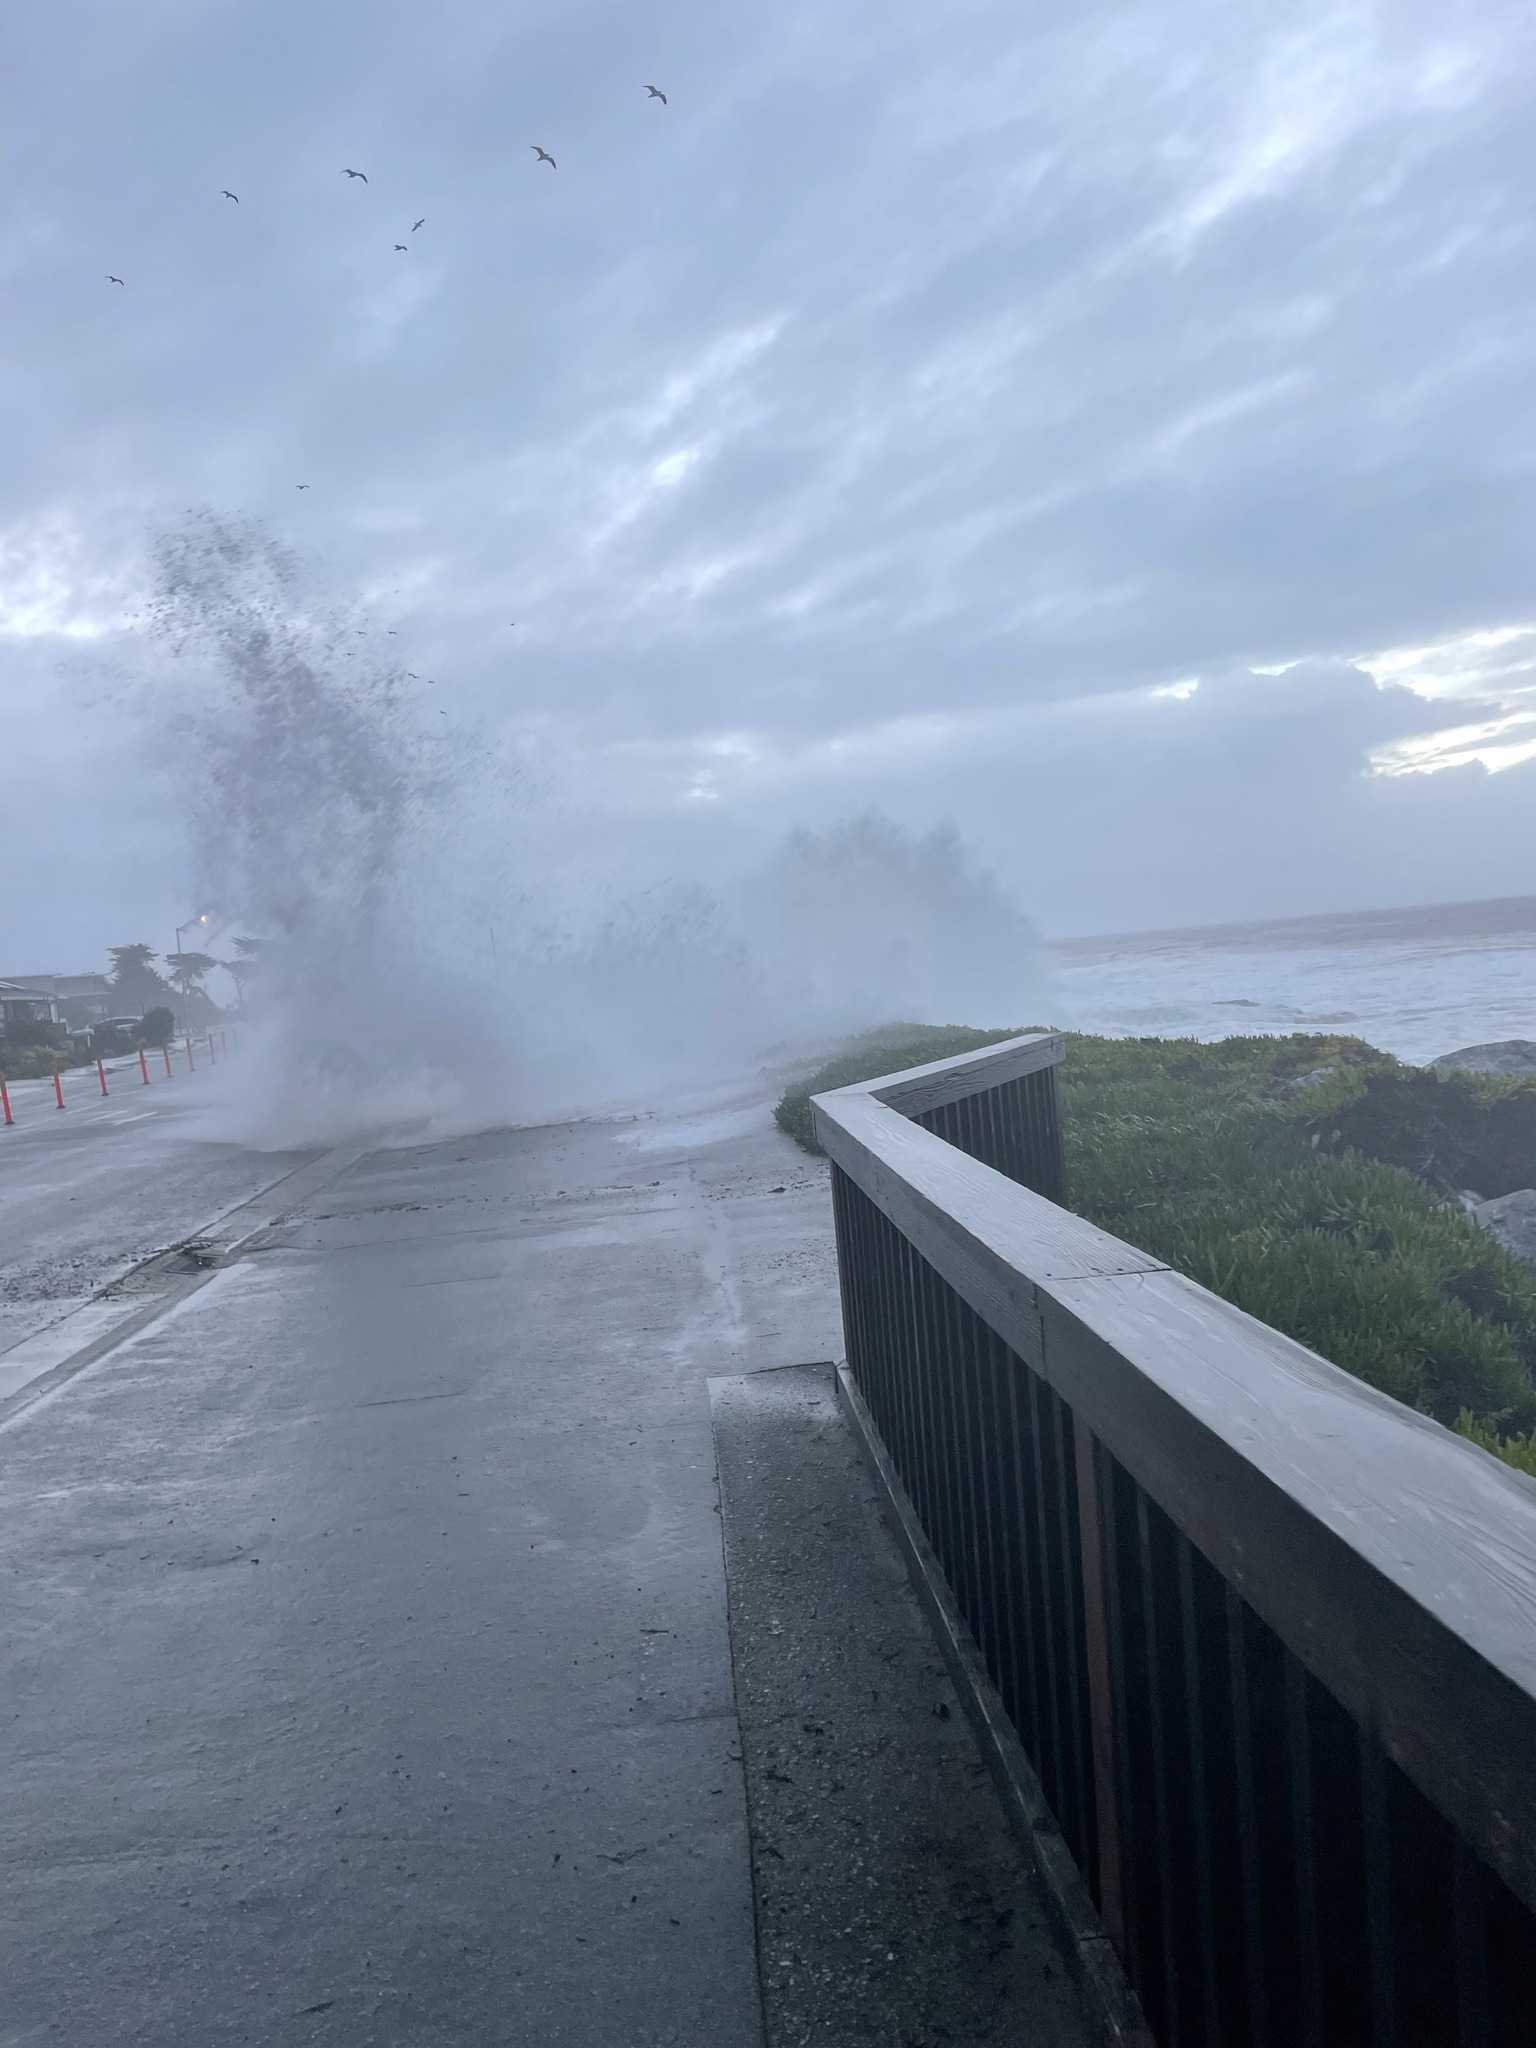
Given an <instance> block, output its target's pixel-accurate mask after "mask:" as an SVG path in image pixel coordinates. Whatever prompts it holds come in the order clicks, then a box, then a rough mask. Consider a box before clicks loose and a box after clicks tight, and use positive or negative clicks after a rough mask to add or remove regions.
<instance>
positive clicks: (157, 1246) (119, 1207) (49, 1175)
mask: <svg viewBox="0 0 1536 2048" xmlns="http://www.w3.org/2000/svg"><path fill="white" fill-rule="evenodd" d="M150 1075H151V1081H150V1085H149V1086H148V1087H147V1088H146V1087H145V1086H144V1085H143V1083H142V1081H141V1079H140V1075H139V1066H138V1061H137V1060H136V1059H135V1060H122V1061H115V1062H112V1063H110V1064H109V1067H108V1072H107V1086H108V1090H109V1093H108V1094H107V1095H106V1096H105V1097H103V1096H102V1095H101V1093H100V1090H99V1086H98V1083H97V1079H96V1075H95V1072H94V1070H88V1069H83V1068H77V1069H75V1070H73V1071H72V1072H70V1073H68V1074H66V1075H65V1077H64V1090H65V1102H66V1105H67V1106H66V1108H65V1109H64V1110H63V1111H62V1112H61V1111H60V1110H59V1109H58V1108H57V1107H56V1106H55V1103H54V1097H53V1084H52V1082H51V1081H20V1082H16V1083H13V1084H12V1086H11V1090H10V1094H11V1103H12V1108H13V1110H14V1113H15V1118H16V1121H15V1123H14V1124H13V1125H11V1126H10V1127H9V1128H5V1127H3V1126H0V1357H3V1356H4V1354H5V1353H6V1352H7V1351H8V1350H10V1349H11V1348H12V1347H13V1346H14V1345H17V1344H19V1343H20V1342H21V1341H22V1339H23V1338H25V1337H29V1336H31V1335H32V1334H33V1333H34V1332H35V1331H38V1330H42V1329H45V1328H47V1327H48V1326H49V1325H51V1324H53V1323H55V1322H57V1321H58V1320H59V1319H60V1318H61V1317H63V1316H65V1315H67V1314H68V1313H69V1312H70V1310H71V1309H73V1308H75V1307H77V1306H78V1305H79V1304H80V1303H81V1302H82V1301H85V1300H87V1299H89V1297H90V1296H91V1295H92V1294H94V1293H96V1292H97V1291H98V1289H100V1288H102V1287H104V1286H106V1285H108V1284H109V1283H110V1282H111V1281H112V1280H114V1279H116V1278H117V1277H118V1276H119V1275H120V1274H121V1273H123V1272H124V1271H125V1270H126V1269H127V1268H128V1267H130V1266H133V1265H136V1264H137V1263H138V1262H139V1261H140V1260H141V1259H145V1258H148V1257H150V1256H152V1255H153V1254H154V1253H155V1252H158V1251H163V1250H164V1249H165V1248H166V1247H167V1246H168V1245H172V1244H177V1243H180V1242H181V1240H182V1239H183V1238H185V1237H188V1236H189V1235H191V1234H192V1233H193V1232H194V1231H196V1230H198V1229H199V1228H201V1226H202V1225H204V1224H205V1223H208V1222H210V1221H211V1220H212V1219H213V1218H214V1217H216V1216H218V1215H220V1214H221V1213H222V1212H223V1211H225V1210H227V1209H231V1208H233V1207H234V1206H235V1205H236V1204H237V1203H240V1202H244V1201H249V1200H250V1198H251V1197H252V1196H253V1195H257V1194H259V1193H260V1192H261V1190H262V1189H263V1188H265V1187H269V1186H271V1185H272V1184H273V1183H274V1182H275V1181H278V1180H281V1179H282V1178H284V1177H285V1176H286V1175H287V1174H289V1173H291V1172H292V1171H293V1170H294V1168H295V1167H296V1166H300V1165H302V1164H303V1163H304V1162H305V1161H306V1160H308V1159H310V1158H313V1157H314V1156H315V1155H314V1154H313V1153H309V1152H254V1151H249V1150H247V1149H246V1148H245V1147H243V1146H240V1145H227V1144H219V1143H215V1142H212V1141H210V1140H209V1139H207V1138H204V1137H201V1136H199V1135H198V1128H199V1124H200V1121H201V1119H202V1117H203V1116H204V1114H205V1113H206V1112H207V1110H208V1108H209V1107H210V1105H211V1104H212V1103H213V1102H214V1101H215V1100H216V1098H217V1096H218V1093H219V1091H220V1090H221V1089H222V1088H224V1087H226V1086H228V1085H231V1079H232V1077H231V1075H230V1074H228V1073H226V1072H225V1070H224V1069H223V1068H222V1067H220V1068H217V1069H214V1070H212V1071H210V1070H209V1069H208V1068H207V1067H206V1066H203V1067H200V1068H199V1069H198V1070H197V1071H196V1072H195V1073H191V1074H189V1073H188V1072H187V1071H186V1067H185V1060H184V1056H183V1057H179V1058H178V1060H177V1063H176V1071H175V1077H174V1079H172V1080H167V1079H166V1078H165V1072H164V1067H163V1064H161V1063H160V1062H158V1061H157V1060H152V1061H151V1064H150Z"/></svg>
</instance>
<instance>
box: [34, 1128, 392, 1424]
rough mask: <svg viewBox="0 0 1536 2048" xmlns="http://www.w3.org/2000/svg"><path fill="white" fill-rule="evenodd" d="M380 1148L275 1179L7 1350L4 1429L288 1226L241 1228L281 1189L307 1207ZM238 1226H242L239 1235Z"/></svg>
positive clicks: (270, 1219) (323, 1158) (323, 1159)
mask: <svg viewBox="0 0 1536 2048" xmlns="http://www.w3.org/2000/svg"><path fill="white" fill-rule="evenodd" d="M372 1149H373V1148H372V1146H369V1145H338V1146H336V1147H334V1148H333V1149H332V1150H331V1151H329V1152H323V1153H322V1154H321V1155H320V1157H319V1158H318V1159H312V1160H310V1161H309V1162H308V1163H307V1164H306V1165H304V1166H295V1167H292V1168H290V1170H289V1171H288V1172H287V1173H284V1174H280V1175H279V1176H278V1178H277V1179H276V1180H274V1181H269V1182H268V1183H267V1185H266V1187H264V1188H263V1189H262V1190H261V1191H260V1193H259V1194H255V1195H249V1196H247V1198H246V1199H245V1200H244V1201H243V1202H237V1203H236V1204H235V1206H234V1207H233V1208H232V1209H220V1210H219V1211H218V1212H217V1214H216V1215H214V1216H212V1217H210V1218H209V1220H208V1222H207V1223H205V1224H203V1225H202V1227H201V1228H200V1229H198V1230H194V1231H192V1232H191V1233H190V1234H189V1235H188V1236H186V1237H184V1238H182V1239H181V1240H180V1242H179V1243H177V1244H174V1245H171V1246H169V1247H168V1248H167V1249H166V1250H165V1251H159V1252H154V1253H152V1254H151V1255H150V1257H148V1258H146V1259H140V1260H139V1261H138V1262H137V1263H136V1264H135V1265H132V1266H130V1267H129V1268H128V1269H127V1271H126V1272H124V1273H119V1274H118V1276H117V1278H116V1279H115V1280H111V1281H109V1282H108V1283H107V1285H106V1286H105V1287H103V1288H101V1289H100V1290H99V1291H98V1292H97V1293H95V1294H93V1295H92V1296H91V1297H90V1299H89V1300H88V1301H83V1302H81V1303H80V1305H79V1307H78V1308H74V1309H71V1311H70V1312H69V1314H68V1315H66V1316H61V1317H60V1318H59V1320H58V1322H56V1323H50V1324H49V1325H48V1327H47V1328H46V1329H44V1330H37V1331H35V1332H34V1333H33V1335H32V1336H30V1337H24V1338H23V1339H22V1341H21V1342H20V1343H19V1344H17V1345H14V1346H13V1347H12V1348H11V1349H10V1350H9V1351H5V1352H0V1429H3V1428H4V1427H5V1426H6V1424H7V1423H9V1422H11V1421H13V1420H14V1419H15V1418H16V1416H18V1415H20V1414H22V1413H23V1412H24V1411H25V1410H26V1409H28V1408H30V1407H31V1406H32V1405H33V1404H34V1402H37V1401H41V1400H42V1399H43V1398H44V1396H45V1395H48V1394H51V1393H52V1392H53V1391H54V1389H55V1388H57V1387H61V1386H63V1385H64V1383H65V1382H66V1381H67V1380H72V1379H74V1378H75V1377H76V1375H77V1374H79V1373H82V1372H84V1371H85V1369H86V1367H87V1366H91V1365H95V1364H96V1363H97V1361H98V1360H99V1359H102V1358H105V1357H106V1355H107V1354H108V1352H110V1351H114V1350H116V1348H117V1346H118V1345H119V1344H124V1343H126V1342H127V1341H128V1339H129V1338H130V1337H136V1336H137V1335H138V1334H139V1332H140V1331H141V1330H145V1329H147V1328H148V1327H149V1325H150V1324H151V1323H153V1322H155V1321H156V1320H157V1319H158V1318H159V1317H160V1316H162V1315H166V1314H168V1313H169V1312H170V1310H172V1309H173V1308H176V1307H178V1306H179V1305H180V1304H181V1303H182V1302H184V1301H186V1300H187V1299H188V1298H189V1297H190V1296H192V1295H194V1294H196V1293H198V1291H199V1290H200V1289H202V1288H204V1287H206V1286H207V1285H208V1283H209V1281H210V1280H212V1279H214V1278H215V1277H216V1276H217V1274H218V1273H219V1272H221V1271H222V1269H223V1268H224V1267H225V1266H227V1265H228V1264H229V1263H230V1262H231V1261H232V1260H234V1259H237V1258H239V1257H240V1256H241V1255H242V1254H243V1253H244V1252H246V1251H250V1250H254V1249H256V1241H257V1240H258V1239H259V1238H261V1237H263V1236H264V1235H265V1234H266V1232H267V1231H268V1230H270V1229H271V1228H272V1227H273V1225H274V1224H275V1223H278V1222H280V1221H281V1220H282V1211H281V1209H279V1210H278V1211H277V1213H276V1214H263V1215H262V1216H261V1219H260V1221H252V1222H250V1223H249V1225H248V1227H246V1228H244V1229H241V1228H239V1224H240V1223H241V1222H242V1221H243V1220H244V1219H245V1218H246V1217H247V1216H248V1214H249V1212H251V1211H253V1210H257V1209H265V1208H266V1207H267V1206H268V1198H269V1197H270V1196H272V1195H274V1194H276V1193H277V1191H278V1190H279V1189H281V1190H283V1194H284V1201H285V1202H286V1203H288V1204H291V1203H293V1202H295V1201H302V1200H303V1199H304V1198H305V1197H306V1196H308V1195H310V1194H312V1193H313V1192H314V1191H315V1190H316V1189H317V1188H321V1187H324V1186H325V1185H326V1184H327V1182H329V1181H332V1180H335V1179H336V1178H337V1177H338V1176H339V1175H341V1174H343V1173H345V1172H346V1171H347V1169H348V1168H349V1167H351V1166H355V1165H356V1164H357V1162H358V1160H359V1159H362V1158H364V1157H366V1155H367V1154H368V1153H369V1152H370V1151H371V1150H372ZM231 1224H235V1225H236V1230H235V1233H234V1234H233V1235H231V1234H230V1230H229V1226H230V1225H231ZM221 1233H222V1235H221ZM188 1259H191V1260H192V1262H193V1270H192V1271H191V1272H188V1271H187V1269H186V1262H187V1260H188ZM156 1281H159V1282H160V1284H159V1285H158V1286H154V1291H153V1292H152V1293H150V1295H149V1297H148V1299H147V1300H145V1301H143V1302H142V1303H141V1304H140V1305H139V1306H138V1307H137V1308H127V1309H124V1308H123V1300H124V1296H125V1295H127V1294H129V1293H131V1292H133V1291H134V1290H135V1289H136V1288H144V1287H145V1286H146V1285H151V1286H153V1285H154V1283H155V1282H156ZM119 1311H121V1313H119Z"/></svg>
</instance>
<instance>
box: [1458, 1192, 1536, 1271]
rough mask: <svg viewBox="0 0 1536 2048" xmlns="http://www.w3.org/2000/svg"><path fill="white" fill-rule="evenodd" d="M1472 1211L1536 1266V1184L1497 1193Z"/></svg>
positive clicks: (1507, 1246)
mask: <svg viewBox="0 0 1536 2048" xmlns="http://www.w3.org/2000/svg"><path fill="white" fill-rule="evenodd" d="M1472 1215H1473V1217H1474V1219H1475V1220H1476V1221H1477V1222H1479V1223H1481V1225H1482V1226H1483V1228H1484V1230H1487V1231H1490V1232H1491V1233H1492V1234H1493V1236H1495V1237H1496V1238H1497V1239H1498V1240H1499V1243H1500V1244H1501V1245H1503V1247H1504V1249H1505V1250H1506V1251H1511V1252H1513V1253H1514V1255H1515V1257H1516V1258H1517V1259H1527V1260H1529V1261H1530V1263H1531V1264H1532V1265H1533V1266H1536V1188H1516V1190H1515V1192H1514V1193H1513V1194H1512V1195H1495V1196H1494V1198H1493V1200H1492V1201H1491V1202H1479V1203H1478V1204H1477V1206H1476V1208H1475V1209H1473V1211H1472Z"/></svg>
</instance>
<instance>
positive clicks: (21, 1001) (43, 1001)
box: [0, 981, 62, 1037]
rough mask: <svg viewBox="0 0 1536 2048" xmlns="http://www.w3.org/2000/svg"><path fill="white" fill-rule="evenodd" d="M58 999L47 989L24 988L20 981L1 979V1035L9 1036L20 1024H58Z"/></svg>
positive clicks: (59, 1020) (59, 1019)
mask: <svg viewBox="0 0 1536 2048" xmlns="http://www.w3.org/2000/svg"><path fill="white" fill-rule="evenodd" d="M61 1021H62V1019H61V1018H60V1015H59V1005H58V1002H57V999H56V998H55V997H54V996H53V995H51V994H50V993H49V991H48V990H46V989H36V988H23V987H22V986H21V985H20V984H19V983H18V982H14V981H0V1037H8V1036H9V1035H10V1033H11V1031H12V1029H13V1028H14V1026H16V1025H18V1024H58V1023H60V1022H61Z"/></svg>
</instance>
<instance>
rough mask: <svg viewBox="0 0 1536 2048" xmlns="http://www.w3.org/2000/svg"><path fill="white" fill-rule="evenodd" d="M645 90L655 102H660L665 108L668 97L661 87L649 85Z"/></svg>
mask: <svg viewBox="0 0 1536 2048" xmlns="http://www.w3.org/2000/svg"><path fill="white" fill-rule="evenodd" d="M645 89H646V91H647V92H648V93H649V94H650V96H651V98H652V99H653V100H660V101H661V104H662V105H663V106H665V105H666V104H667V96H666V94H665V93H664V92H663V91H662V90H661V87H660V86H659V85H648V86H647V87H646V88H645Z"/></svg>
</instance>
